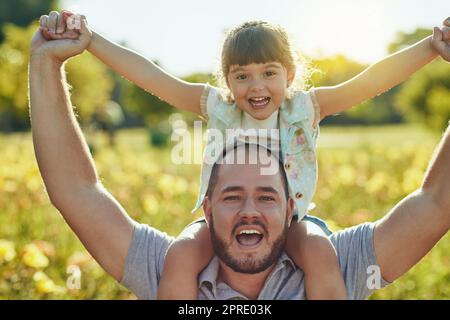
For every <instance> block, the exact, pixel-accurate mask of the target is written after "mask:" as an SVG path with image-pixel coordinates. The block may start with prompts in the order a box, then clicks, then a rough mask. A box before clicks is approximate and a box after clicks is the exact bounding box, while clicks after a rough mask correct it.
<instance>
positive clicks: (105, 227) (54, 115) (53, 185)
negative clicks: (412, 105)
mask: <svg viewBox="0 0 450 320" xmlns="http://www.w3.org/2000/svg"><path fill="white" fill-rule="evenodd" d="M52 18H54V15H53V17H52V14H50V15H49V18H48V19H52ZM81 24H82V29H81V34H80V36H79V37H78V39H66V40H54V41H46V40H45V39H44V38H43V36H42V34H41V31H40V30H38V31H37V32H36V34H35V35H34V37H33V40H32V43H31V49H30V66H29V95H30V114H31V123H32V135H33V143H34V148H35V153H36V159H37V162H38V165H39V169H40V172H41V175H42V178H43V180H44V183H45V186H46V188H47V192H48V195H49V197H50V200H51V202H52V204H53V205H54V206H55V207H56V208H57V209H58V210H59V211H60V212H61V214H62V215H63V217H64V219H65V220H66V221H67V223H68V224H69V225H70V227H71V228H72V229H73V230H74V232H75V233H76V234H77V236H78V237H79V238H80V240H81V242H82V243H83V244H84V246H85V247H86V248H87V249H88V251H89V252H90V253H91V254H92V256H93V257H94V258H95V259H96V260H97V261H98V262H99V263H100V264H101V265H102V267H103V268H104V269H105V270H106V271H107V272H108V273H110V274H111V275H112V276H113V277H114V278H115V279H117V280H121V278H122V275H123V269H124V265H125V259H126V255H127V252H128V247H129V245H130V243H131V239H132V234H133V221H132V220H131V218H129V217H128V215H127V214H126V212H125V210H124V209H123V208H122V207H121V206H120V204H119V203H118V202H117V201H116V200H115V199H114V198H113V197H112V196H111V195H110V194H109V193H108V192H107V191H106V190H105V189H104V188H103V187H102V185H101V183H100V182H99V179H98V176H97V172H96V170H95V166H94V162H93V159H92V157H91V155H90V153H89V149H88V146H87V144H86V142H85V140H84V137H83V134H82V133H81V130H80V127H79V126H78V123H77V121H76V118H75V116H74V113H73V110H72V105H71V102H70V97H69V93H68V85H67V83H66V79H65V72H64V66H63V62H64V61H65V60H67V59H68V58H70V57H72V56H75V55H77V54H79V53H81V52H83V50H84V49H85V48H86V47H87V46H88V45H89V41H90V37H91V35H90V34H89V32H88V30H87V28H86V25H85V21H82V22H81ZM72 32H73V31H72Z"/></svg>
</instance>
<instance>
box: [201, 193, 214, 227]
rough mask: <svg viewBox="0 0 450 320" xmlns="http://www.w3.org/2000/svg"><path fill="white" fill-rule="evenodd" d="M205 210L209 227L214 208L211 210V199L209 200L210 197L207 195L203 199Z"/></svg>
mask: <svg viewBox="0 0 450 320" xmlns="http://www.w3.org/2000/svg"><path fill="white" fill-rule="evenodd" d="M203 212H204V213H205V219H206V223H207V224H208V227H209V223H210V221H211V215H212V210H211V201H210V200H209V198H208V197H205V199H204V200H203Z"/></svg>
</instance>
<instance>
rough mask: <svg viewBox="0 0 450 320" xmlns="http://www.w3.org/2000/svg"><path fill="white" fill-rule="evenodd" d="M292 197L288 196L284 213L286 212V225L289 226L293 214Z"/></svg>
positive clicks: (293, 204)
mask: <svg viewBox="0 0 450 320" xmlns="http://www.w3.org/2000/svg"><path fill="white" fill-rule="evenodd" d="M294 206H295V203H294V199H292V198H291V197H289V199H288V201H287V204H286V214H287V218H288V221H289V224H288V226H289V227H290V226H291V222H292V216H293V215H294Z"/></svg>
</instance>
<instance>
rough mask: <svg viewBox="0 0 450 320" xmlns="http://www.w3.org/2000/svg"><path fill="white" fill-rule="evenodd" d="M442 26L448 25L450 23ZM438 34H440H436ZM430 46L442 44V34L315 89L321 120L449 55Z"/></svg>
mask: <svg viewBox="0 0 450 320" xmlns="http://www.w3.org/2000/svg"><path fill="white" fill-rule="evenodd" d="M444 23H445V24H446V25H450V21H449V19H447V20H446V21H445V22H444ZM444 31H446V32H447V33H448V32H449V30H448V28H447V27H444ZM435 32H436V30H435ZM439 32H441V31H440V30H439ZM445 38H447V37H445ZM433 42H444V40H443V39H442V34H441V37H440V39H436V36H434V37H432V36H429V37H427V38H425V39H423V40H421V41H419V42H417V43H416V44H414V45H412V46H410V47H408V48H405V49H403V50H401V51H399V52H396V53H394V54H391V55H390V56H388V57H386V58H384V59H382V60H380V61H378V62H377V63H375V64H373V65H371V66H370V67H368V68H367V69H366V70H364V71H363V72H361V73H360V74H358V75H357V76H355V77H354V78H352V79H350V80H348V81H346V82H344V83H341V84H339V85H336V86H332V87H320V88H317V89H316V90H315V93H316V97H317V101H318V103H319V105H320V108H321V118H322V119H323V118H324V117H326V116H328V115H333V114H336V113H338V112H341V111H345V110H346V109H348V108H350V107H352V106H355V105H357V104H359V103H361V102H363V101H365V100H367V99H370V98H373V97H375V96H377V95H379V94H381V93H383V92H385V91H387V90H389V89H390V88H392V87H394V86H396V85H398V84H399V83H401V82H403V81H405V80H406V79H408V78H409V77H410V76H411V75H412V74H413V73H414V72H416V71H417V70H419V69H420V68H422V67H423V66H424V65H426V64H427V63H429V62H431V61H432V60H434V59H435V58H436V57H437V56H438V55H439V54H441V55H442V56H443V57H444V58H446V55H448V52H446V51H450V50H449V48H448V46H446V47H445V48H444V47H442V46H441V48H439V49H437V47H436V44H434V43H433ZM445 50H446V51H445Z"/></svg>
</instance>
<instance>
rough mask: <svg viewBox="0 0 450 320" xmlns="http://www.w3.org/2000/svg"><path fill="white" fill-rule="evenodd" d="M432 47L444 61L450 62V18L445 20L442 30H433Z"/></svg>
mask: <svg viewBox="0 0 450 320" xmlns="http://www.w3.org/2000/svg"><path fill="white" fill-rule="evenodd" d="M431 45H432V46H433V48H434V50H436V52H437V53H439V54H440V55H441V57H442V58H443V59H444V60H446V61H448V62H450V17H448V18H447V19H445V20H444V22H443V26H442V27H441V28H438V27H434V28H433V38H432V39H431Z"/></svg>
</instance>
